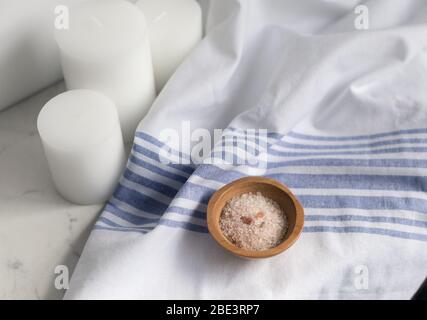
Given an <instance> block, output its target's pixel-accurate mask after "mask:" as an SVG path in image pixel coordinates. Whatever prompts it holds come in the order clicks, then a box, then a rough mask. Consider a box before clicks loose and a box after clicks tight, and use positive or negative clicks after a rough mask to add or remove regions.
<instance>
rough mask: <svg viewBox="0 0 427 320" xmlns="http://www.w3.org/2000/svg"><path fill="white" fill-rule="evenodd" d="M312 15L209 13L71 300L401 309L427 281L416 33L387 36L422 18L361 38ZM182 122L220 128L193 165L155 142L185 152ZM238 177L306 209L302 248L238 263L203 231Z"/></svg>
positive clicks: (347, 8) (422, 70)
mask: <svg viewBox="0 0 427 320" xmlns="http://www.w3.org/2000/svg"><path fill="white" fill-rule="evenodd" d="M308 2H309V3H311V5H312V6H314V7H315V6H318V7H317V9H318V12H323V13H324V14H323V15H322V17H317V19H315V18H314V17H315V13H314V11H312V9H311V8H312V7H310V8H309V7H307V6H306V4H303V3H305V2H304V1H302V2H301V3H302V4H298V5H297V4H295V2H291V1H274V0H269V1H262V3H261V2H259V3H256V2H249V1H243V0H242V1H237V0H233V1H230V0H227V1H220V0H216V1H212V2H211V3H210V5H208V6H207V7H208V8H209V10H208V11H207V16H208V19H207V25H208V29H207V36H206V39H205V40H204V41H203V42H202V44H201V45H200V46H199V47H198V48H197V50H196V51H195V52H194V53H193V55H192V56H191V57H190V58H189V59H188V60H187V61H186V62H185V63H184V64H183V65H182V66H181V67H180V69H179V70H178V72H177V73H176V74H175V75H174V77H173V78H172V79H171V81H170V82H169V83H168V85H167V86H166V88H165V91H164V92H162V94H161V95H160V97H159V98H158V100H157V101H156V103H155V105H154V106H153V108H152V110H151V111H150V113H149V115H148V116H147V117H146V118H145V119H144V120H143V121H142V123H141V124H140V126H139V129H138V131H137V133H136V136H135V140H134V144H133V147H132V151H131V154H130V156H129V160H128V163H127V166H126V169H125V171H124V173H123V175H122V177H121V179H120V182H119V185H118V187H117V189H116V190H115V192H114V194H113V196H112V198H111V199H110V201H109V202H108V203H107V204H106V207H105V209H104V211H103V212H102V214H101V216H100V217H99V219H98V221H97V223H96V224H95V226H94V230H93V231H92V233H91V236H90V238H89V241H88V243H87V245H86V248H85V250H84V253H83V255H82V258H81V260H80V262H79V264H78V266H77V269H76V270H75V272H74V274H73V278H72V282H71V288H70V290H69V291H68V292H67V295H66V298H213V299H218V298H225V299H242V298H261V299H288V298H292V299H300V298H309V299H317V298H326V299H334V298H340V299H344V298H352V299H374V298H410V297H411V296H412V294H413V293H414V292H415V290H416V289H417V287H418V286H419V284H420V283H421V282H422V280H423V279H424V278H425V275H426V273H427V268H426V266H427V193H426V191H427V175H426V172H427V171H426V170H427V127H426V124H427V112H426V111H427V96H426V95H425V85H426V84H427V76H426V74H427V51H426V50H425V48H427V39H425V37H421V34H425V32H426V31H427V30H426V27H425V25H419V24H418V25H416V26H412V27H408V26H406V28H399V27H396V28H390V29H388V30H382V28H383V27H386V26H387V27H390V24H391V25H393V23H394V24H396V25H398V24H399V23H401V21H402V14H403V13H402V12H403V11H405V10H406V11H405V12H408V11H411V10H413V12H420V7H421V6H423V5H425V4H422V2H420V1H407V2H405V3H403V2H399V5H403V6H404V7H405V10H393V12H394V13H391V14H390V17H389V20H387V21H383V22H382V23H383V24H382V25H381V24H380V25H376V26H374V30H371V31H369V32H360V31H354V30H353V29H352V27H350V25H351V26H353V24H352V23H353V18H354V17H353V6H351V5H350V4H349V5H344V4H342V5H338V4H334V3H332V2H329V1H328V2H326V1H325V2H316V3H315V2H310V1H308ZM389 5H391V4H390V2H386V1H378V2H377V4H375V5H374V4H372V8H370V9H371V11H374V12H376V11H377V10H379V12H386V11H387V8H388V6H389ZM393 5H398V2H395V3H394V4H393ZM298 6H301V7H299V8H296V7H298ZM259 12H263V14H262V15H261V16H259ZM327 13H330V15H328V14H327ZM299 14H304V17H312V23H309V22H307V20H304V19H301V17H299V16H298V15H299ZM337 14H339V15H340V16H341V18H340V19H338V20H337V19H336V16H337ZM278 16H279V17H281V18H280V19H277V17H278ZM424 18H425V20H422V19H424ZM251 19H257V21H258V22H259V23H258V24H257V25H255V24H254V25H251V24H248V21H251ZM322 19H325V21H320V20H322ZM326 19H329V23H328V21H326ZM414 19H415V18H414ZM417 19H418V20H417V21H425V22H427V16H426V15H424V16H422V15H419V16H417ZM279 20H280V21H279ZM289 21H292V23H290V22H289ZM295 21H301V22H298V23H299V24H298V23H296V22H295ZM295 23H296V25H295ZM408 23H409V24H410V22H408ZM290 30H292V31H290ZM295 30H296V31H295ZM338 31H340V32H338ZM421 31H422V32H421ZM225 35H232V36H230V37H225ZM366 48H369V50H367V49H366ZM423 48H424V49H423ZM207 61H209V63H207ZM194 70H198V72H197V73H196V72H195V71H194ZM224 84H226V85H224ZM422 88H424V89H422ZM187 120H189V121H191V124H192V125H193V126H194V128H206V129H207V130H208V131H209V132H213V129H215V128H224V130H223V131H222V135H221V137H220V138H219V139H217V140H215V144H214V147H213V148H212V151H211V153H210V154H209V157H207V158H205V159H204V161H203V162H202V163H195V162H194V161H191V160H192V154H191V153H189V152H187V151H188V150H183V148H182V147H180V146H181V145H180V144H179V143H172V142H170V141H165V140H164V139H161V134H159V133H160V132H161V130H162V129H164V128H174V129H176V130H177V132H180V138H181V140H183V139H184V137H185V134H184V133H183V131H182V132H181V131H179V130H178V129H180V128H181V127H182V124H183V123H184V122H185V121H187ZM184 140H185V139H184ZM193 142H194V141H193ZM193 144H195V143H193ZM165 150H167V152H168V155H169V156H170V159H171V160H172V161H169V162H168V163H166V162H165V161H164V159H163V158H162V154H163V152H164V151H165ZM248 155H249V156H248ZM225 160H227V161H225ZM249 160H250V161H249ZM248 175H260V176H266V177H270V178H273V179H276V180H279V181H281V182H282V183H284V184H286V185H287V186H288V187H289V188H290V189H291V190H292V191H293V192H294V193H295V194H296V196H297V197H298V199H299V200H300V201H301V203H302V205H303V207H304V209H305V226H304V230H303V234H302V236H301V238H300V239H299V240H298V241H297V242H296V244H295V245H294V246H293V247H291V248H290V249H289V250H287V251H286V252H284V253H283V254H281V255H279V256H276V257H273V258H270V259H264V260H257V261H250V260H244V259H240V258H237V257H234V256H232V255H230V254H229V253H227V252H225V251H224V250H223V249H222V248H220V247H219V246H218V245H217V244H216V243H215V242H214V240H213V239H212V238H211V237H210V235H209V234H208V231H207V227H206V206H207V202H208V201H209V198H210V197H211V195H212V194H213V193H214V192H215V191H216V190H217V189H218V188H220V187H222V186H224V185H225V184H227V183H229V182H231V181H233V180H236V179H238V178H241V177H244V176H248Z"/></svg>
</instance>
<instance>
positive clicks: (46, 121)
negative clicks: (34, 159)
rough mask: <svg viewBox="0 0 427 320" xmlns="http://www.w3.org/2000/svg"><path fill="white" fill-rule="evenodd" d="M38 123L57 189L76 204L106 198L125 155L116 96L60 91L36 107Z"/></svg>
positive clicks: (123, 163) (117, 176) (118, 173)
mask: <svg viewBox="0 0 427 320" xmlns="http://www.w3.org/2000/svg"><path fill="white" fill-rule="evenodd" d="M37 128H38V131H39V134H40V138H41V140H42V143H43V148H44V151H45V155H46V158H47V160H48V164H49V169H50V172H51V175H52V178H53V182H54V184H55V186H56V188H57V190H58V192H59V193H60V194H61V195H62V196H63V197H64V198H65V199H68V200H69V201H71V202H74V203H78V204H97V203H102V202H104V201H106V200H107V199H108V198H109V197H110V195H111V193H112V192H113V190H114V187H115V186H116V183H117V181H118V179H119V177H120V174H121V171H122V169H123V167H124V165H125V160H126V156H125V150H124V145H123V138H122V133H121V129H120V122H119V118H118V115H117V109H116V107H115V105H114V102H113V101H112V100H111V99H110V98H108V97H106V96H105V95H103V94H101V93H99V92H96V91H92V90H85V89H82V90H72V91H67V92H65V93H61V94H60V95H58V96H56V97H54V98H53V99H51V100H50V101H49V102H47V103H46V105H45V106H44V107H43V109H42V110H41V111H40V114H39V117H38V119H37Z"/></svg>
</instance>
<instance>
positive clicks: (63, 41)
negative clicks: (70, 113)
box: [55, 0, 155, 142]
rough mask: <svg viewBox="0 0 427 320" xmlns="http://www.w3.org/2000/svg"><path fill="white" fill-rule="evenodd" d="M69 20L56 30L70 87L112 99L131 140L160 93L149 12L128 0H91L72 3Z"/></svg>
mask: <svg viewBox="0 0 427 320" xmlns="http://www.w3.org/2000/svg"><path fill="white" fill-rule="evenodd" d="M69 21H70V26H69V29H60V30H56V32H55V34H56V40H57V43H58V46H59V48H60V53H61V65H62V69H63V73H64V78H65V82H66V85H67V88H68V89H79V88H85V89H94V90H97V91H100V92H102V93H104V94H106V95H107V96H109V97H110V98H112V99H113V100H114V102H115V103H116V106H117V108H118V112H119V117H120V123H121V127H122V131H123V136H124V139H125V141H126V142H129V141H131V140H132V138H133V135H134V132H135V129H136V127H137V125H138V123H139V121H140V120H141V119H142V118H143V117H144V115H145V114H146V112H147V111H148V109H149V108H150V106H151V104H152V102H153V100H154V98H155V84H154V75H153V67H152V61H151V53H150V46H149V39H148V34H147V30H146V29H147V28H146V22H145V18H144V16H143V14H142V13H141V12H140V10H138V9H137V8H136V7H135V5H133V4H131V3H129V2H127V1H124V0H90V1H85V2H83V3H79V4H77V5H75V6H73V7H71V8H70V14H69Z"/></svg>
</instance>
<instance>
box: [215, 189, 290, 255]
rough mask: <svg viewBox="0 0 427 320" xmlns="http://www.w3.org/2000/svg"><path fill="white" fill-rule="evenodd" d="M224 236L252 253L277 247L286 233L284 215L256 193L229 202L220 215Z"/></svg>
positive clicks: (265, 198) (277, 207) (246, 194)
mask: <svg viewBox="0 0 427 320" xmlns="http://www.w3.org/2000/svg"><path fill="white" fill-rule="evenodd" d="M219 224H220V228H221V231H222V233H223V234H224V236H225V237H226V238H227V239H228V240H229V241H230V242H232V243H233V244H234V245H235V246H237V247H239V248H242V249H245V250H252V251H261V250H267V249H271V248H274V247H276V246H277V245H279V244H280V243H281V242H282V241H283V239H284V237H285V234H286V230H287V221H286V215H285V213H284V212H283V210H282V209H281V208H280V206H279V204H278V203H277V202H275V201H273V200H272V199H270V198H267V197H265V196H264V195H262V194H261V193H260V192H257V193H244V194H242V195H239V196H236V197H234V198H232V199H230V200H229V201H228V202H227V203H226V205H225V207H224V209H223V210H222V213H221V216H220V221H219Z"/></svg>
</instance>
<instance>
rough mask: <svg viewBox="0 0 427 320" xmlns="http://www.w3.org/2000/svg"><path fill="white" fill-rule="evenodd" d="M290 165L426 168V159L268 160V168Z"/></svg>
mask: <svg viewBox="0 0 427 320" xmlns="http://www.w3.org/2000/svg"><path fill="white" fill-rule="evenodd" d="M291 166H301V167H319V166H325V167H383V168H391V167H395V168H427V160H418V159H337V158H324V159H318V158H317V159H302V160H288V161H280V162H270V163H268V165H267V168H268V169H272V168H282V167H291Z"/></svg>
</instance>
